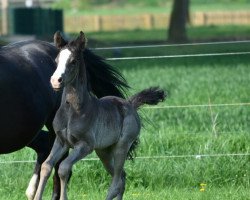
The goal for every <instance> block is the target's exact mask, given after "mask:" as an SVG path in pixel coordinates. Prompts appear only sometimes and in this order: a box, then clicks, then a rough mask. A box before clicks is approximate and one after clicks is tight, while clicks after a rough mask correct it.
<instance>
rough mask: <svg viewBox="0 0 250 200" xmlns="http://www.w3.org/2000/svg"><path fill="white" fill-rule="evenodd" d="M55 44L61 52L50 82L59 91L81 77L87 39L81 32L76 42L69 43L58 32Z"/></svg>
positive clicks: (55, 36)
mask: <svg viewBox="0 0 250 200" xmlns="http://www.w3.org/2000/svg"><path fill="white" fill-rule="evenodd" d="M54 43H55V45H56V47H57V48H58V49H59V50H60V51H59V54H58V56H57V58H56V63H57V68H56V71H55V72H54V74H53V75H52V76H51V79H50V82H51V85H52V87H53V88H54V89H55V90H59V89H61V88H62V87H63V86H65V85H67V84H70V83H72V82H73V81H74V80H75V79H76V78H77V76H78V75H79V73H80V71H81V68H82V67H83V66H82V65H84V62H83V53H82V52H83V50H84V49H85V45H86V38H85V35H84V33H83V32H82V31H81V32H80V35H79V36H78V37H77V38H76V39H75V40H73V41H71V42H69V43H68V42H66V41H65V40H64V39H63V37H62V36H61V34H60V32H59V31H58V32H56V33H55V35H54Z"/></svg>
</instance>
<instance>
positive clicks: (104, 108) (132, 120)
mask: <svg viewBox="0 0 250 200" xmlns="http://www.w3.org/2000/svg"><path fill="white" fill-rule="evenodd" d="M97 102H98V103H97V104H98V105H97V106H96V108H95V112H96V113H95V115H96V119H95V124H94V125H93V127H94V131H95V138H96V147H95V148H105V147H107V146H110V145H112V144H114V143H116V142H118V141H119V140H121V139H123V138H126V137H129V138H130V139H132V140H134V139H136V138H137V136H138V134H139V132H140V118H139V116H138V114H137V111H136V110H135V108H134V107H133V106H132V104H131V103H130V102H129V101H127V100H125V99H122V98H119V97H115V96H106V97H103V98H101V99H98V101H97Z"/></svg>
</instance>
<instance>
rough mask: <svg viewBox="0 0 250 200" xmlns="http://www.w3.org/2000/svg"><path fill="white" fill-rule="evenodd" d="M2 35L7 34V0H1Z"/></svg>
mask: <svg viewBox="0 0 250 200" xmlns="http://www.w3.org/2000/svg"><path fill="white" fill-rule="evenodd" d="M1 4H2V8H1V9H2V27H1V28H2V31H1V34H2V35H7V34H8V0H2V2H1Z"/></svg>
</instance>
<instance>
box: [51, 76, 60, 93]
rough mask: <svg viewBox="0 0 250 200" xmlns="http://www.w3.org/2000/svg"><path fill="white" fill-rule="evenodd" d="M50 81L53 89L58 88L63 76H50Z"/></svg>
mask: <svg viewBox="0 0 250 200" xmlns="http://www.w3.org/2000/svg"><path fill="white" fill-rule="evenodd" d="M50 83H51V85H52V88H53V89H54V90H60V89H61V87H62V83H63V78H62V77H56V76H51V78H50Z"/></svg>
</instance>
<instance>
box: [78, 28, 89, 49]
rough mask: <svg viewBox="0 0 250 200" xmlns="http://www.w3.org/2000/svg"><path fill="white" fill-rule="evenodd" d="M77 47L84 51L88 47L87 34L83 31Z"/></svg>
mask: <svg viewBox="0 0 250 200" xmlns="http://www.w3.org/2000/svg"><path fill="white" fill-rule="evenodd" d="M76 42H77V45H78V48H79V49H82V50H83V49H84V48H85V47H86V43H87V39H86V37H85V34H84V33H83V32H82V31H81V32H80V35H79V36H78V38H77V39H76Z"/></svg>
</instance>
